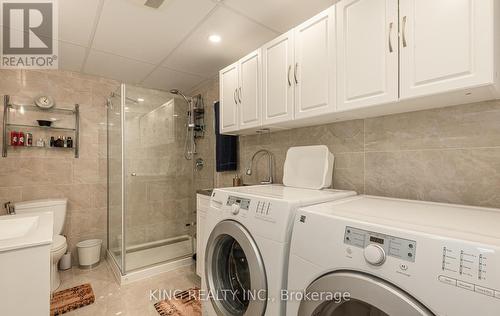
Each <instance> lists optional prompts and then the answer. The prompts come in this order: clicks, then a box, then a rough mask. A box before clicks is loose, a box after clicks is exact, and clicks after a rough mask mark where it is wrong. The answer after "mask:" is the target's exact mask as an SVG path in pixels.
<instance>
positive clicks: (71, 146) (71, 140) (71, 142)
mask: <svg viewBox="0 0 500 316" xmlns="http://www.w3.org/2000/svg"><path fill="white" fill-rule="evenodd" d="M67 142H68V148H73V139H71V136H68V139H67Z"/></svg>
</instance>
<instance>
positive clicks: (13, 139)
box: [10, 131, 19, 146]
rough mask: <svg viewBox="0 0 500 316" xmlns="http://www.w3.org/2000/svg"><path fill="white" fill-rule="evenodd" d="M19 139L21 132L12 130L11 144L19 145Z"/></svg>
mask: <svg viewBox="0 0 500 316" xmlns="http://www.w3.org/2000/svg"><path fill="white" fill-rule="evenodd" d="M18 140H19V134H18V133H17V132H16V131H12V132H10V145H11V146H17V142H18Z"/></svg>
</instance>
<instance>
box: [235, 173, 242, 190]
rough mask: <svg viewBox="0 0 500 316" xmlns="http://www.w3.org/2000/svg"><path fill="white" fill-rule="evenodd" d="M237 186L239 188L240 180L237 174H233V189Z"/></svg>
mask: <svg viewBox="0 0 500 316" xmlns="http://www.w3.org/2000/svg"><path fill="white" fill-rule="evenodd" d="M239 186H241V178H240V177H239V176H238V174H235V175H234V178H233V187H239Z"/></svg>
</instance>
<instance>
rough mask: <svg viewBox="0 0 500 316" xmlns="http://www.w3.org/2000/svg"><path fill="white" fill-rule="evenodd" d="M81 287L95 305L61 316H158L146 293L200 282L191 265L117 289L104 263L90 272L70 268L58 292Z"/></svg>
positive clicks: (62, 277)
mask: <svg viewBox="0 0 500 316" xmlns="http://www.w3.org/2000/svg"><path fill="white" fill-rule="evenodd" d="M83 283H90V284H91V285H92V288H93V289H94V294H95V296H96V300H95V303H94V304H92V305H89V306H86V307H82V308H80V309H78V310H75V311H73V312H70V313H67V314H65V315H68V316H101V315H106V316H108V315H120V316H143V315H144V316H158V315H159V314H158V313H157V312H156V310H155V308H154V306H153V305H154V303H155V301H151V300H150V290H154V289H161V290H163V289H165V290H175V289H181V290H184V289H188V288H190V287H193V286H200V278H199V277H198V276H197V275H196V273H195V271H194V265H192V266H189V267H183V268H180V269H177V270H174V271H170V272H166V273H163V274H160V275H158V276H155V277H152V278H148V279H144V280H141V281H137V282H134V283H130V284H128V285H122V286H119V285H118V283H117V282H116V281H115V279H114V277H113V274H112V272H111V270H110V268H109V267H108V265H107V263H106V262H105V261H104V262H101V264H100V265H99V266H98V267H96V268H95V269H93V270H81V269H78V268H77V267H73V268H72V269H70V270H68V271H63V272H61V286H60V287H59V289H58V290H63V289H67V288H70V287H73V286H76V285H79V284H83Z"/></svg>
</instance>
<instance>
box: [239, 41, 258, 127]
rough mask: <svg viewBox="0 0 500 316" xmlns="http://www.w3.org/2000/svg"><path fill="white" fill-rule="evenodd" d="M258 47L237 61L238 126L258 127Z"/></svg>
mask: <svg viewBox="0 0 500 316" xmlns="http://www.w3.org/2000/svg"><path fill="white" fill-rule="evenodd" d="M260 52H261V51H260V49H259V50H257V51H255V52H252V53H251V54H249V55H247V56H245V57H243V58H242V59H241V60H240V61H239V83H240V86H239V88H238V101H239V102H240V105H239V128H240V129H246V128H252V127H260V125H261V123H262V121H261V77H262V76H261V73H260V72H261V53H260Z"/></svg>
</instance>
